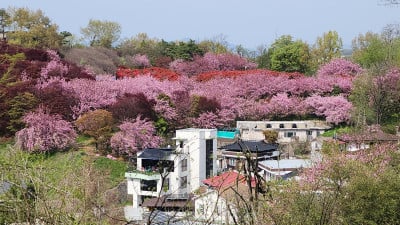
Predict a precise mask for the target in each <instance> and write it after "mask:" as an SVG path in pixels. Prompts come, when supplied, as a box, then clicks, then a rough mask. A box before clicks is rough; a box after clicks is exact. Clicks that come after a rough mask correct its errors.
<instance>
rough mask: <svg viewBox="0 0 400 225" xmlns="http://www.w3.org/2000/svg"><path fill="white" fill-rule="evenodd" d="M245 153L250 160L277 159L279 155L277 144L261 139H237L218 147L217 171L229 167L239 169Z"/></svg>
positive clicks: (244, 159) (244, 158)
mask: <svg viewBox="0 0 400 225" xmlns="http://www.w3.org/2000/svg"><path fill="white" fill-rule="evenodd" d="M246 154H248V155H249V156H250V157H251V160H257V161H263V160H266V159H277V158H278V156H279V151H278V144H275V143H266V142H265V141H264V140H262V141H242V140H237V141H235V142H234V143H232V144H228V145H225V146H221V147H219V149H218V155H217V166H218V171H225V170H229V169H233V170H241V169H242V166H243V163H244V162H245V161H246Z"/></svg>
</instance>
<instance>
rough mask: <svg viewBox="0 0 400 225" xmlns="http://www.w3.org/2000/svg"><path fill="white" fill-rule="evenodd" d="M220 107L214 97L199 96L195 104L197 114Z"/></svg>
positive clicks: (214, 110) (213, 110)
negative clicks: (196, 104)
mask: <svg viewBox="0 0 400 225" xmlns="http://www.w3.org/2000/svg"><path fill="white" fill-rule="evenodd" d="M220 109H221V104H220V103H219V101H218V100H217V99H216V98H212V99H210V98H207V97H204V96H200V97H199V102H198V106H197V110H198V112H199V114H201V113H204V112H214V113H215V112H217V110H220Z"/></svg>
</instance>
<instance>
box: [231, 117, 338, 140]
mask: <svg viewBox="0 0 400 225" xmlns="http://www.w3.org/2000/svg"><path fill="white" fill-rule="evenodd" d="M236 127H237V128H238V129H239V130H240V133H241V138H242V139H243V140H263V139H264V135H263V131H264V130H269V129H271V130H275V131H277V132H278V142H279V143H287V142H292V141H294V140H297V141H301V142H306V141H311V140H312V139H314V138H316V137H318V136H319V135H320V134H322V133H323V132H324V131H325V130H327V129H329V128H330V127H329V126H328V125H327V124H326V123H324V122H323V121H314V120H305V121H237V122H236Z"/></svg>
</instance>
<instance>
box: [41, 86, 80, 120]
mask: <svg viewBox="0 0 400 225" xmlns="http://www.w3.org/2000/svg"><path fill="white" fill-rule="evenodd" d="M36 95H37V97H38V99H39V101H40V103H41V104H43V105H44V106H45V107H46V108H48V109H49V110H50V113H51V114H59V115H61V116H62V118H63V119H64V120H67V121H72V120H73V118H72V115H73V112H72V108H73V107H74V106H77V105H78V103H79V101H78V99H77V98H76V97H75V93H74V92H72V91H70V90H66V89H64V88H63V87H62V85H61V84H60V83H58V82H53V83H51V84H49V85H48V86H47V87H45V88H43V89H39V90H37V91H36Z"/></svg>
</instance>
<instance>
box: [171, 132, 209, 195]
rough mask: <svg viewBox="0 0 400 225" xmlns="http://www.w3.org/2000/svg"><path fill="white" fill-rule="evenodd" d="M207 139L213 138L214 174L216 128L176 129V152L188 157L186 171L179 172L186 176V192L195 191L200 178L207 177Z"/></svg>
mask: <svg viewBox="0 0 400 225" xmlns="http://www.w3.org/2000/svg"><path fill="white" fill-rule="evenodd" d="M207 139H212V140H213V156H214V157H213V174H214V175H216V174H217V161H216V154H217V130H216V129H194V128H188V129H181V130H177V131H176V146H177V152H179V153H182V155H186V156H187V157H188V171H187V173H182V174H180V176H181V177H182V176H188V179H187V180H188V189H187V190H186V191H187V192H193V191H195V190H196V189H197V188H199V187H200V186H201V185H202V180H204V179H206V178H207V177H206V154H205V149H206V140H207ZM182 142H183V145H182ZM179 146H182V148H180V147H179ZM182 191H183V190H182Z"/></svg>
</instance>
